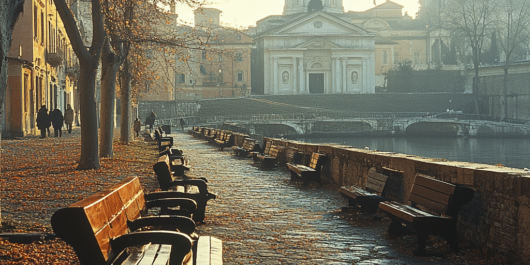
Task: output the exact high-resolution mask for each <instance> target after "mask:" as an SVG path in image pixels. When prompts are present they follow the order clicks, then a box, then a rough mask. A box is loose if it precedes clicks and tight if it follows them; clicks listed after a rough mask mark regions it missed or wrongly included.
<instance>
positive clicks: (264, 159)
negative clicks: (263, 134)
mask: <svg viewBox="0 0 530 265" xmlns="http://www.w3.org/2000/svg"><path fill="white" fill-rule="evenodd" d="M282 148H283V147H281V146H277V145H271V147H270V149H269V152H268V153H266V154H262V155H258V159H259V161H261V163H262V166H263V167H265V168H272V167H274V164H275V163H276V157H277V156H278V153H279V152H280V149H282Z"/></svg>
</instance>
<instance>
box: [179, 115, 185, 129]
mask: <svg viewBox="0 0 530 265" xmlns="http://www.w3.org/2000/svg"><path fill="white" fill-rule="evenodd" d="M185 125H186V122H185V121H184V119H183V118H180V127H182V130H183V131H184V126H185Z"/></svg>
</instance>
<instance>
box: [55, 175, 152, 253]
mask: <svg viewBox="0 0 530 265" xmlns="http://www.w3.org/2000/svg"><path fill="white" fill-rule="evenodd" d="M144 205H145V199H144V193H143V190H142V188H141V186H140V181H139V180H138V178H137V177H134V178H127V179H126V180H124V181H122V182H120V183H119V184H117V185H114V186H112V187H110V188H107V189H105V190H103V191H101V192H98V193H96V194H94V195H92V196H90V197H88V198H86V199H84V200H81V201H79V202H76V203H74V204H72V205H70V206H68V207H67V208H63V209H60V210H58V211H57V212H55V214H54V215H53V216H52V219H51V224H52V227H53V231H54V233H55V234H56V235H57V236H59V237H60V238H62V239H63V240H64V241H65V242H66V243H68V244H70V245H71V246H72V247H73V249H74V251H75V253H76V254H77V257H78V258H79V261H80V262H81V264H107V261H108V260H110V259H113V258H114V257H115V256H116V255H118V254H119V253H114V252H113V251H112V249H111V245H110V239H112V238H115V237H118V236H120V235H124V234H127V221H128V220H129V221H133V220H136V219H137V218H138V217H139V216H140V214H141V212H142V211H143V209H144Z"/></svg>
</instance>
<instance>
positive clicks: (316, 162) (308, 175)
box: [287, 153, 326, 186]
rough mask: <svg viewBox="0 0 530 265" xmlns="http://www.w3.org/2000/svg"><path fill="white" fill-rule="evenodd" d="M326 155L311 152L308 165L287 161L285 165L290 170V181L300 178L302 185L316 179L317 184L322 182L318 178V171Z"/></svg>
mask: <svg viewBox="0 0 530 265" xmlns="http://www.w3.org/2000/svg"><path fill="white" fill-rule="evenodd" d="M325 159H326V155H324V154H319V153H313V154H312V155H311V161H310V163H309V166H305V165H300V164H294V163H287V167H288V168H289V170H290V171H291V181H297V180H300V179H301V180H302V182H303V184H304V186H307V185H309V183H310V182H311V181H316V182H317V183H319V184H322V180H321V179H320V171H321V169H322V165H324V162H325Z"/></svg>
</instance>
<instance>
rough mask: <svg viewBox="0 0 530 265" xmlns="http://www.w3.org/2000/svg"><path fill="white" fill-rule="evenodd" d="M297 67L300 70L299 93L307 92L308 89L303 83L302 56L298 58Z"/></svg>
mask: <svg viewBox="0 0 530 265" xmlns="http://www.w3.org/2000/svg"><path fill="white" fill-rule="evenodd" d="M298 67H299V71H300V94H307V93H308V91H307V90H308V89H307V88H306V85H305V74H304V57H302V58H300V60H299V63H298Z"/></svg>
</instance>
